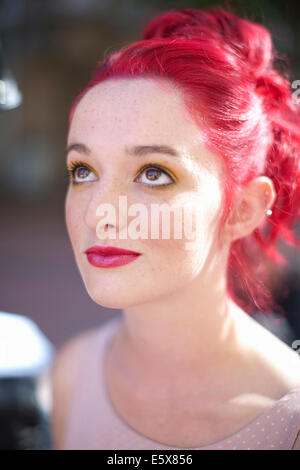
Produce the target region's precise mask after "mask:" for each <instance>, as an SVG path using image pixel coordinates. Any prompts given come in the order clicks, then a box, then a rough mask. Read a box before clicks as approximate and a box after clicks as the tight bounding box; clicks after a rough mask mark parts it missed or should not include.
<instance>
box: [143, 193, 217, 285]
mask: <svg viewBox="0 0 300 470" xmlns="http://www.w3.org/2000/svg"><path fill="white" fill-rule="evenodd" d="M172 208H173V211H172V212H171V216H170V237H169V238H168V239H163V238H162V232H163V222H162V218H160V219H159V233H160V235H159V239H153V238H150V239H149V240H148V243H149V248H150V250H151V252H152V254H153V256H151V258H150V262H151V266H152V270H155V271H159V273H160V274H161V273H162V272H169V273H172V276H182V275H183V276H192V277H193V276H194V275H195V274H196V273H199V270H200V269H201V267H202V266H203V264H204V262H205V259H206V257H207V254H208V252H209V249H210V246H211V244H212V242H213V237H214V233H215V221H216V214H215V208H214V210H213V208H212V207H210V206H208V204H207V201H205V204H204V201H202V202H201V201H200V200H199V197H196V199H193V198H192V197H191V195H190V196H189V197H185V198H184V200H183V198H182V197H181V198H180V200H177V201H175V202H174V203H173V204H172ZM175 211H177V214H178V213H179V214H180V215H181V216H180V217H179V216H177V217H176V216H174V213H175ZM176 233H177V234H178V237H179V238H175V234H176ZM166 234H167V235H169V233H168V230H167V231H166Z"/></svg>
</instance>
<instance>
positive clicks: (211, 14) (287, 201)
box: [69, 6, 300, 314]
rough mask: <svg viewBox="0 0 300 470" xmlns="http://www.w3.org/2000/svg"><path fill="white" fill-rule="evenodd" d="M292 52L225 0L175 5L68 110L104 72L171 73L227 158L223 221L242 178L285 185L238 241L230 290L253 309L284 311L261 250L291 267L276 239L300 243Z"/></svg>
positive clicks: (106, 62) (299, 149)
mask: <svg viewBox="0 0 300 470" xmlns="http://www.w3.org/2000/svg"><path fill="white" fill-rule="evenodd" d="M279 60H280V61H282V63H283V65H285V71H284V72H280V71H279V62H278V61H279ZM276 61H277V66H276ZM284 61H286V59H285V58H284V57H280V56H279V55H278V53H277V52H276V50H275V49H274V46H273V43H272V38H271V35H270V33H269V31H268V30H267V29H266V28H265V27H264V26H263V25H260V24H258V23H254V22H252V21H249V20H246V19H241V18H238V17H237V16H236V15H235V14H233V13H232V12H228V11H225V10H224V9H223V8H222V7H220V6H215V7H211V8H207V9H205V10H199V9H195V8H183V9H177V10H170V11H167V12H164V13H161V14H159V15H158V16H157V17H155V18H154V19H153V20H151V21H150V22H149V23H148V24H147V25H146V27H145V29H144V33H143V37H142V40H141V41H138V42H135V43H133V44H130V45H128V46H125V47H123V48H121V49H119V50H118V51H117V52H113V53H111V54H109V55H108V56H107V57H105V58H104V59H103V60H102V61H100V62H99V63H98V66H97V68H96V70H95V72H94V73H93V75H92V78H91V80H90V82H89V83H88V85H87V87H86V88H85V89H84V90H83V91H82V92H81V93H79V95H77V96H76V98H75V99H74V101H73V103H72V105H71V110H70V114H69V126H70V124H71V121H72V117H73V113H74V110H75V108H76V106H77V104H78V102H79V100H80V99H81V98H82V97H83V96H84V95H85V93H86V92H87V91H88V90H89V89H91V88H92V87H93V86H95V85H96V84H98V83H100V82H102V81H103V80H107V79H109V78H113V77H116V78H118V77H126V78H129V77H131V78H132V77H152V78H153V79H154V80H157V79H160V78H165V79H167V80H168V81H169V82H172V83H173V84H174V85H175V86H177V87H178V88H179V89H180V90H182V91H183V97H184V100H185V104H186V106H187V109H188V111H189V112H190V113H191V115H192V117H193V118H194V119H195V122H196V123H197V124H198V125H199V126H200V127H201V131H202V133H203V135H205V137H206V142H207V146H208V148H209V149H210V150H211V151H213V152H214V153H216V154H218V155H220V156H221V157H222V158H223V159H224V162H225V164H226V165H225V166H226V174H224V179H223V180H222V182H221V183H222V186H223V194H224V199H223V206H222V211H221V212H222V214H221V221H222V222H224V221H225V220H226V218H227V216H228V214H229V210H230V207H231V205H232V202H233V201H234V198H235V197H236V195H237V194H238V192H239V191H240V190H241V189H242V188H243V186H244V185H246V184H247V183H248V182H250V180H252V179H253V178H254V177H256V176H259V175H265V176H267V177H269V178H270V179H272V181H273V183H274V186H275V190H276V193H277V196H276V200H275V202H274V205H273V206H272V215H271V216H270V217H266V219H265V221H264V222H263V223H262V224H261V225H260V226H259V227H257V228H256V229H255V230H254V231H253V232H252V233H251V234H250V235H248V236H247V237H244V238H242V239H239V240H235V241H234V242H232V244H231V247H230V253H229V259H228V268H227V292H228V293H229V295H230V296H231V297H232V298H233V299H234V301H235V302H237V303H238V304H239V305H240V306H241V307H242V308H244V309H245V310H246V311H247V312H248V313H250V312H251V309H253V307H254V306H256V307H257V308H258V309H259V310H262V311H266V312H267V311H269V312H271V311H272V310H274V309H278V310H280V311H281V312H282V313H284V314H285V312H284V311H283V309H282V308H281V307H280V306H279V305H277V304H276V303H275V300H274V298H273V296H272V294H271V289H270V288H269V286H268V282H269V280H270V271H269V270H268V269H267V263H266V261H267V260H266V258H265V259H264V257H263V255H265V256H266V257H268V258H269V260H272V261H273V262H274V263H275V265H279V266H286V265H287V260H286V258H284V257H283V256H282V254H280V253H279V251H278V249H277V247H276V242H277V240H278V239H279V238H280V237H281V238H282V239H283V240H285V241H286V242H287V243H288V244H291V245H293V246H295V247H296V246H297V247H299V246H300V242H299V241H298V240H297V239H296V238H295V236H294V234H293V232H292V229H293V225H294V223H295V221H296V219H297V218H299V212H300V210H299V208H300V184H299V183H300V112H299V107H298V106H297V104H296V103H295V102H294V101H293V99H292V98H293V97H292V93H291V91H290V81H289V72H287V67H286V64H284ZM221 225H222V224H221Z"/></svg>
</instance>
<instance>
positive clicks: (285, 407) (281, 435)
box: [63, 317, 300, 450]
mask: <svg viewBox="0 0 300 470" xmlns="http://www.w3.org/2000/svg"><path fill="white" fill-rule="evenodd" d="M119 321H120V317H116V318H113V319H112V320H110V321H108V322H107V323H106V324H105V325H104V326H101V327H100V328H98V329H96V330H95V331H94V332H93V334H92V337H91V338H90V342H89V344H88V346H87V347H86V350H85V352H84V355H83V357H82V362H81V365H80V368H79V371H78V377H77V382H76V384H75V386H74V393H73V395H72V397H71V402H70V408H69V410H68V412H69V413H70V414H69V421H68V424H67V431H66V435H65V441H64V446H63V448H64V449H68V450H71V449H80V450H87V449H93V450H97V449H106V450H121V449H129V450H136V449H137V450H139V449H149V450H151V449H154V450H160V449H163V450H165V449H172V450H185V449H187V450H218V449H220V450H222V449H224V450H248V449H249V450H258V449H260V450H263V449H268V450H279V449H280V450H290V449H292V448H293V445H294V443H295V441H296V437H297V436H298V435H299V432H300V384H299V385H298V386H297V387H294V388H293V389H292V390H290V391H289V392H288V393H287V394H286V395H284V396H283V397H282V398H281V399H279V400H278V401H276V402H275V403H274V404H273V405H272V406H271V407H270V408H269V409H267V410H265V411H263V412H262V413H261V414H259V415H258V416H257V417H256V418H255V419H253V420H252V421H251V422H250V423H249V424H248V425H247V426H245V427H243V428H242V429H240V430H239V431H238V432H236V433H234V434H232V435H230V436H228V437H226V438H225V439H222V440H221V441H218V442H214V443H213V444H210V445H206V446H201V447H185V448H182V447H176V446H168V445H166V444H162V443H159V442H157V441H154V440H152V439H149V438H148V437H146V436H144V435H142V434H140V433H139V432H137V431H135V430H134V429H133V428H132V427H131V426H130V425H128V424H127V423H126V422H125V421H124V420H123V419H122V418H121V417H120V416H119V415H118V414H117V412H116V411H115V409H114V407H113V406H112V403H111V401H110V399H109V396H108V393H107V389H106V384H105V381H104V374H103V372H104V367H103V366H104V357H105V353H106V350H107V348H108V344H109V341H110V339H111V337H112V334H113V332H114V331H115V329H116V327H117V326H118V324H119Z"/></svg>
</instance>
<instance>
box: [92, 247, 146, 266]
mask: <svg viewBox="0 0 300 470" xmlns="http://www.w3.org/2000/svg"><path fill="white" fill-rule="evenodd" d="M85 254H86V255H87V259H88V261H89V263H90V264H92V265H93V266H95V267H99V268H113V267H117V266H122V265H124V264H128V263H131V262H132V261H134V260H135V259H137V258H138V257H139V256H140V255H141V253H138V252H136V251H130V250H124V249H123V248H117V247H114V246H92V247H91V248H88V249H87V250H86V251H85Z"/></svg>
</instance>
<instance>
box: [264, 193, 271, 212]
mask: <svg viewBox="0 0 300 470" xmlns="http://www.w3.org/2000/svg"><path fill="white" fill-rule="evenodd" d="M268 198H269V191H268V190H267V189H266V191H265V199H266V202H267V200H268ZM269 215H272V210H271V209H267V210H266V216H269Z"/></svg>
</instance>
